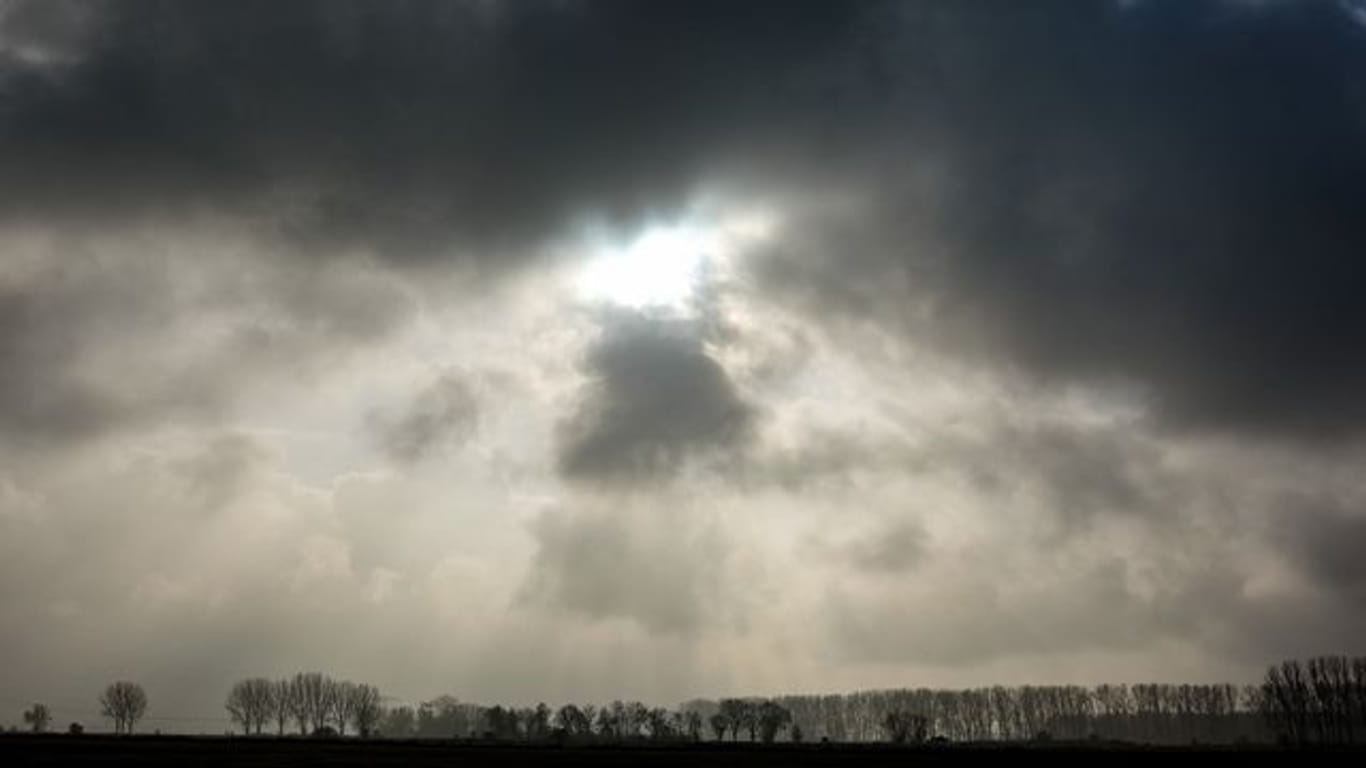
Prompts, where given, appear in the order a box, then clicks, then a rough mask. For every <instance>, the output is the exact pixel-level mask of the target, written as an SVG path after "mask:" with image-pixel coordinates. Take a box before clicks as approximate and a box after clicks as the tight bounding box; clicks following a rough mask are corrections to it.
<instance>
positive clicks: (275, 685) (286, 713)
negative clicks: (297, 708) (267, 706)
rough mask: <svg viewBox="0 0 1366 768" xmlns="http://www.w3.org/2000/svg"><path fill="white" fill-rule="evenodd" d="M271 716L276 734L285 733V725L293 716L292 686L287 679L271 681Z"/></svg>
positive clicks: (281, 734)
mask: <svg viewBox="0 0 1366 768" xmlns="http://www.w3.org/2000/svg"><path fill="white" fill-rule="evenodd" d="M271 688H272V689H273V691H272V693H271V699H270V702H271V712H270V714H271V718H272V719H273V720H274V721H275V729H276V730H275V733H276V735H277V736H284V735H285V726H287V725H289V719H290V718H291V717H293V716H294V686H293V685H292V684H291V683H290V681H289V680H276V681H274V682H272V683H271Z"/></svg>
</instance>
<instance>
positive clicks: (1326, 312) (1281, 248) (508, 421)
mask: <svg viewBox="0 0 1366 768" xmlns="http://www.w3.org/2000/svg"><path fill="white" fill-rule="evenodd" d="M1362 72H1366V4H1363V3H1361V2H1355V1H1343V2H1335V1H1331V0H1324V1H1323V2H1315V1H1314V0H1260V1H1257V0H1203V1H1200V2H1184V1H1183V2H1178V1H1176V0H1127V1H1126V2H1105V1H1101V0H1098V1H1097V2H1091V3H1077V2H1050V1H1049V0H1041V1H1040V2H1030V3H1016V2H975V3H957V2H954V3H950V2H914V1H910V0H908V1H906V2H876V1H872V0H866V1H863V2H814V1H813V2H746V3H743V4H739V3H731V2H721V1H720V0H694V1H690V2H648V3H644V2H628V1H626V0H619V1H618V0H596V1H589V0H544V1H535V0H533V1H529V2H516V3H513V2H507V1H506V0H466V1H465V2H459V1H455V2H442V3H436V2H394V3H367V2H345V1H341V2H291V3H273V2H253V1H251V0H248V1H246V2H233V3H222V2H213V3H210V2H196V1H194V0H191V1H189V2H177V3H157V2H144V1H141V0H127V1H126V2H118V3H112V2H74V1H70V0H43V1H42V2H37V1H33V0H10V1H9V2H6V3H4V4H3V5H0V169H2V170H0V692H2V693H0V696H2V697H3V698H0V722H3V723H17V722H19V713H20V712H21V711H22V710H23V709H24V708H25V707H27V706H28V705H29V704H31V703H32V702H34V701H44V702H47V703H48V704H49V706H51V707H52V708H53V710H54V714H55V715H56V717H57V719H58V722H59V724H60V723H65V722H66V721H67V720H72V719H76V720H85V721H87V722H91V723H94V722H98V717H97V715H98V713H97V711H96V710H97V707H96V705H95V698H96V696H97V694H98V692H99V691H100V690H101V689H102V688H103V686H104V685H105V684H107V683H108V682H110V681H113V680H116V679H129V680H136V681H138V682H140V683H141V684H142V685H143V686H144V687H145V688H146V689H147V693H148V696H149V699H150V708H149V716H150V717H151V718H153V719H149V721H148V722H149V723H150V724H151V725H152V727H159V728H167V729H182V730H194V729H198V728H203V729H206V730H219V729H221V728H224V727H226V719H225V713H224V711H223V710H222V701H223V698H224V696H225V695H226V693H227V689H228V687H229V686H230V685H231V683H232V682H233V681H235V680H238V679H241V678H244V677H249V676H256V675H266V676H280V675H285V674H289V673H293V672H295V671H300V670H313V669H320V670H323V671H326V672H329V673H331V674H333V675H335V676H337V677H344V678H350V679H354V680H360V681H365V682H370V683H373V684H375V685H377V686H379V687H380V688H381V689H382V691H384V693H385V694H386V695H388V696H390V697H393V699H392V700H393V701H420V700H423V699H427V698H431V697H434V696H436V695H438V694H443V693H448V694H452V695H455V696H457V697H458V698H460V699H462V700H467V701H480V702H488V703H493V702H503V703H517V704H526V703H534V702H536V701H540V700H545V701H549V702H563V701H569V700H573V701H581V702H582V701H603V700H609V699H613V698H639V699H642V700H645V701H647V702H651V703H658V704H664V705H668V704H675V703H677V702H680V701H682V700H685V699H688V698H692V697H695V696H710V697H718V696H723V695H750V694H754V695H770V694H778V693H802V692H837V691H848V690H853V689H862V688H873V687H877V688H882V687H903V686H905V687H920V686H930V687H952V688H957V687H969V686H976V685H984V684H995V683H1002V684H1022V683H1088V684H1089V683H1099V682H1142V681H1190V682H1206V681H1225V680H1228V681H1233V682H1253V681H1256V680H1258V679H1259V678H1260V676H1261V674H1262V671H1263V670H1264V669H1265V667H1266V665H1267V664H1269V663H1271V662H1274V661H1277V660H1280V659H1282V658H1286V657H1292V656H1308V655H1314V654H1320V653H1356V654H1360V653H1362V652H1363V651H1366V648H1363V647H1362V645H1361V643H1362V642H1363V640H1362V639H1363V638H1364V637H1366V556H1363V555H1362V552H1363V548H1364V547H1366V479H1364V478H1363V476H1362V474H1361V472H1360V468H1361V467H1362V466H1363V463H1362V462H1363V460H1366V443H1364V442H1363V436H1366V399H1364V398H1363V397H1362V396H1361V393H1362V392H1363V391H1366V301H1363V300H1362V298H1361V297H1362V294H1363V291H1366V267H1364V266H1363V264H1362V255H1363V254H1366V79H1363V78H1362V77H1361V76H1360V75H1361V73H1362ZM177 718H181V719H177ZM215 718H216V719H215Z"/></svg>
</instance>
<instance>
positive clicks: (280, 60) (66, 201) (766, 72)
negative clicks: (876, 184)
mask: <svg viewBox="0 0 1366 768" xmlns="http://www.w3.org/2000/svg"><path fill="white" fill-rule="evenodd" d="M32 5H38V4H36V3H34V4H30V3H24V4H21V5H20V6H19V7H18V10H16V11H12V12H11V13H10V14H9V15H8V16H7V19H9V22H8V25H9V27H11V29H10V30H9V36H10V37H15V36H18V35H28V36H31V37H32V38H33V39H35V40H41V41H46V40H50V39H52V38H54V37H63V36H61V35H56V34H55V33H53V32H51V31H42V30H51V29H52V28H53V27H56V26H60V21H59V20H54V19H52V18H47V17H52V16H60V15H61V14H56V13H54V12H52V11H48V12H46V13H44V14H41V15H43V16H44V17H45V21H44V23H43V25H42V30H37V29H35V26H36V25H35V24H32V23H28V22H27V21H26V20H27V19H28V18H29V17H33V16H37V15H40V14H39V13H38V11H36V10H34V9H33V8H31V6H32ZM64 7H65V6H64ZM76 8H77V9H79V10H81V11H83V13H80V14H73V20H72V22H71V23H72V25H75V24H76V23H77V21H79V22H80V24H82V25H88V24H90V23H91V22H90V19H89V18H88V17H89V16H90V15H91V12H92V11H98V14H97V16H98V24H97V29H96V32H95V33H94V34H90V35H86V36H83V37H82V38H81V39H82V40H83V41H84V44H83V45H70V46H69V47H71V48H73V49H74V59H73V60H72V61H69V62H67V61H63V62H59V63H56V64H52V63H44V62H38V63H34V62H29V61H26V60H23V59H19V58H10V59H9V60H8V61H0V89H2V90H0V92H3V94H4V104H5V106H4V110H3V114H0V136H3V143H2V144H0V162H3V163H4V165H5V167H6V174H5V182H4V188H3V192H4V195H3V196H4V199H5V203H4V205H3V207H2V208H0V216H4V217H6V218H9V219H10V220H15V219H17V218H20V217H31V218H41V219H54V218H55V219H56V220H59V221H68V222H73V223H81V224H90V223H98V224H119V223H122V222H123V221H124V220H125V219H127V218H128V217H142V216H148V215H150V216H154V217H158V218H161V219H165V218H166V217H168V216H169V217H175V216H182V215H184V214H188V213H197V212H209V213H215V214H220V215H229V216H241V217H244V218H246V219H247V220H249V221H250V222H252V225H253V226H254V227H256V228H257V229H258V230H261V231H262V232H263V233H264V234H273V235H277V236H283V237H285V238H288V239H291V240H292V241H294V242H298V243H301V244H308V243H316V244H318V245H319V246H320V247H321V248H322V249H324V250H332V249H335V248H337V247H339V246H343V245H347V244H358V245H364V246H373V247H376V248H377V249H378V250H379V251H380V252H381V253H383V254H384V255H386V256H389V257H392V258H395V259H399V260H412V259H424V258H447V257H450V256H451V255H452V249H456V248H459V247H461V246H471V247H474V250H475V252H476V253H477V254H478V255H480V256H497V255H503V254H505V253H506V252H507V251H509V250H518V249H521V248H524V247H527V246H531V245H536V244H537V243H539V242H540V240H542V239H543V238H545V237H547V236H549V235H551V234H554V233H556V232H557V231H558V230H559V227H560V226H561V225H563V224H564V223H565V221H566V219H567V218H569V217H572V216H574V215H577V214H581V213H596V214H600V215H604V216H607V217H609V218H621V217H631V216H634V215H637V214H642V213H645V212H648V211H654V210H658V209H661V208H668V207H669V206H671V205H674V204H676V203H678V202H679V201H680V200H681V199H682V196H683V195H684V194H685V193H686V192H687V190H688V188H689V186H690V185H691V184H692V183H693V182H694V181H696V180H698V179H699V178H700V177H701V176H702V175H703V172H704V171H705V170H706V169H707V168H709V167H712V166H714V165H715V164H717V163H719V162H722V161H723V158H722V157H720V155H724V154H729V153H730V152H731V151H733V148H734V147H736V146H747V145H749V144H750V143H751V140H753V139H755V138H756V137H757V136H759V135H760V134H762V133H763V132H765V131H766V130H767V126H768V125H769V124H770V123H772V124H774V125H777V124H778V122H777V121H778V120H779V119H780V118H781V117H783V116H784V115H785V114H786V113H787V111H788V110H789V109H790V104H789V102H790V99H791V97H790V95H789V94H790V93H791V92H792V91H793V90H794V89H795V88H796V86H797V83H796V82H795V81H797V80H798V79H799V76H800V74H801V69H802V67H803V63H804V62H806V61H807V60H809V59H810V58H811V57H813V56H818V55H820V53H821V51H823V50H825V49H827V48H829V47H830V45H831V44H832V42H833V41H835V40H837V39H839V37H840V36H841V34H842V31H843V30H844V28H845V27H846V26H847V20H848V19H849V18H850V17H851V16H852V15H853V13H852V12H851V11H849V10H847V9H845V8H844V6H843V4H826V3H809V4H794V3H781V4H772V5H764V4H756V5H747V6H746V7H745V8H744V9H743V10H739V11H737V10H736V9H735V8H734V7H733V6H731V5H730V4H727V3H720V2H701V3H698V2H693V3H667V4H663V3H661V4H655V3H651V4H650V5H648V6H646V5H642V4H639V3H632V2H595V3H585V2H535V3H516V4H513V3H484V2H457V3H438V2H425V3H424V2H418V3H403V4H383V5H378V4H373V3H363V2H343V3H324V2H301V3H289V4H286V5H280V4H278V3H266V2H244V3H231V4H226V5H225V4H221V3H208V2H191V3H185V4H176V5H173V6H165V5H163V4H160V3H154V2H130V3H119V4H101V5H98V6H76ZM779 11H780V12H779ZM77 15H79V17H80V18H79V19H76V18H74V17H75V16H77ZM40 32H41V34H40ZM66 37H72V36H70V35H68V36H66ZM728 147H730V148H732V149H731V150H728V149H727V148H728Z"/></svg>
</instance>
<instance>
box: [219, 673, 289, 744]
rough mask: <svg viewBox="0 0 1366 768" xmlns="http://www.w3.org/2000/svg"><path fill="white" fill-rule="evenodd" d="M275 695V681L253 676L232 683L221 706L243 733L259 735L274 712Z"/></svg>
mask: <svg viewBox="0 0 1366 768" xmlns="http://www.w3.org/2000/svg"><path fill="white" fill-rule="evenodd" d="M275 696H276V685H275V683H273V682H271V681H270V680H267V679H265V678H264V677H253V678H251V679H249V680H239V681H237V682H236V683H234V684H233V686H232V689H231V690H230V691H228V698H227V701H225V702H224V704H223V706H224V707H225V708H226V709H227V710H228V716H229V717H231V718H232V721H233V722H235V723H239V724H240V725H241V726H242V732H243V733H246V734H252V733H255V734H257V735H260V733H261V730H262V729H263V728H265V725H266V723H268V722H270V720H271V718H272V717H273V716H274V714H275V712H276V705H275Z"/></svg>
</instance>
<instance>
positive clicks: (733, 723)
mask: <svg viewBox="0 0 1366 768" xmlns="http://www.w3.org/2000/svg"><path fill="white" fill-rule="evenodd" d="M748 710H749V705H748V704H747V703H746V702H745V701H744V700H743V699H721V705H720V709H719V710H718V712H717V714H719V715H721V716H722V717H723V718H725V722H726V726H727V727H728V728H730V740H731V741H735V740H737V739H739V738H740V729H741V728H743V727H744V725H745V720H746V717H747V714H746V713H747V712H748ZM713 727H715V726H714V724H713Z"/></svg>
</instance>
